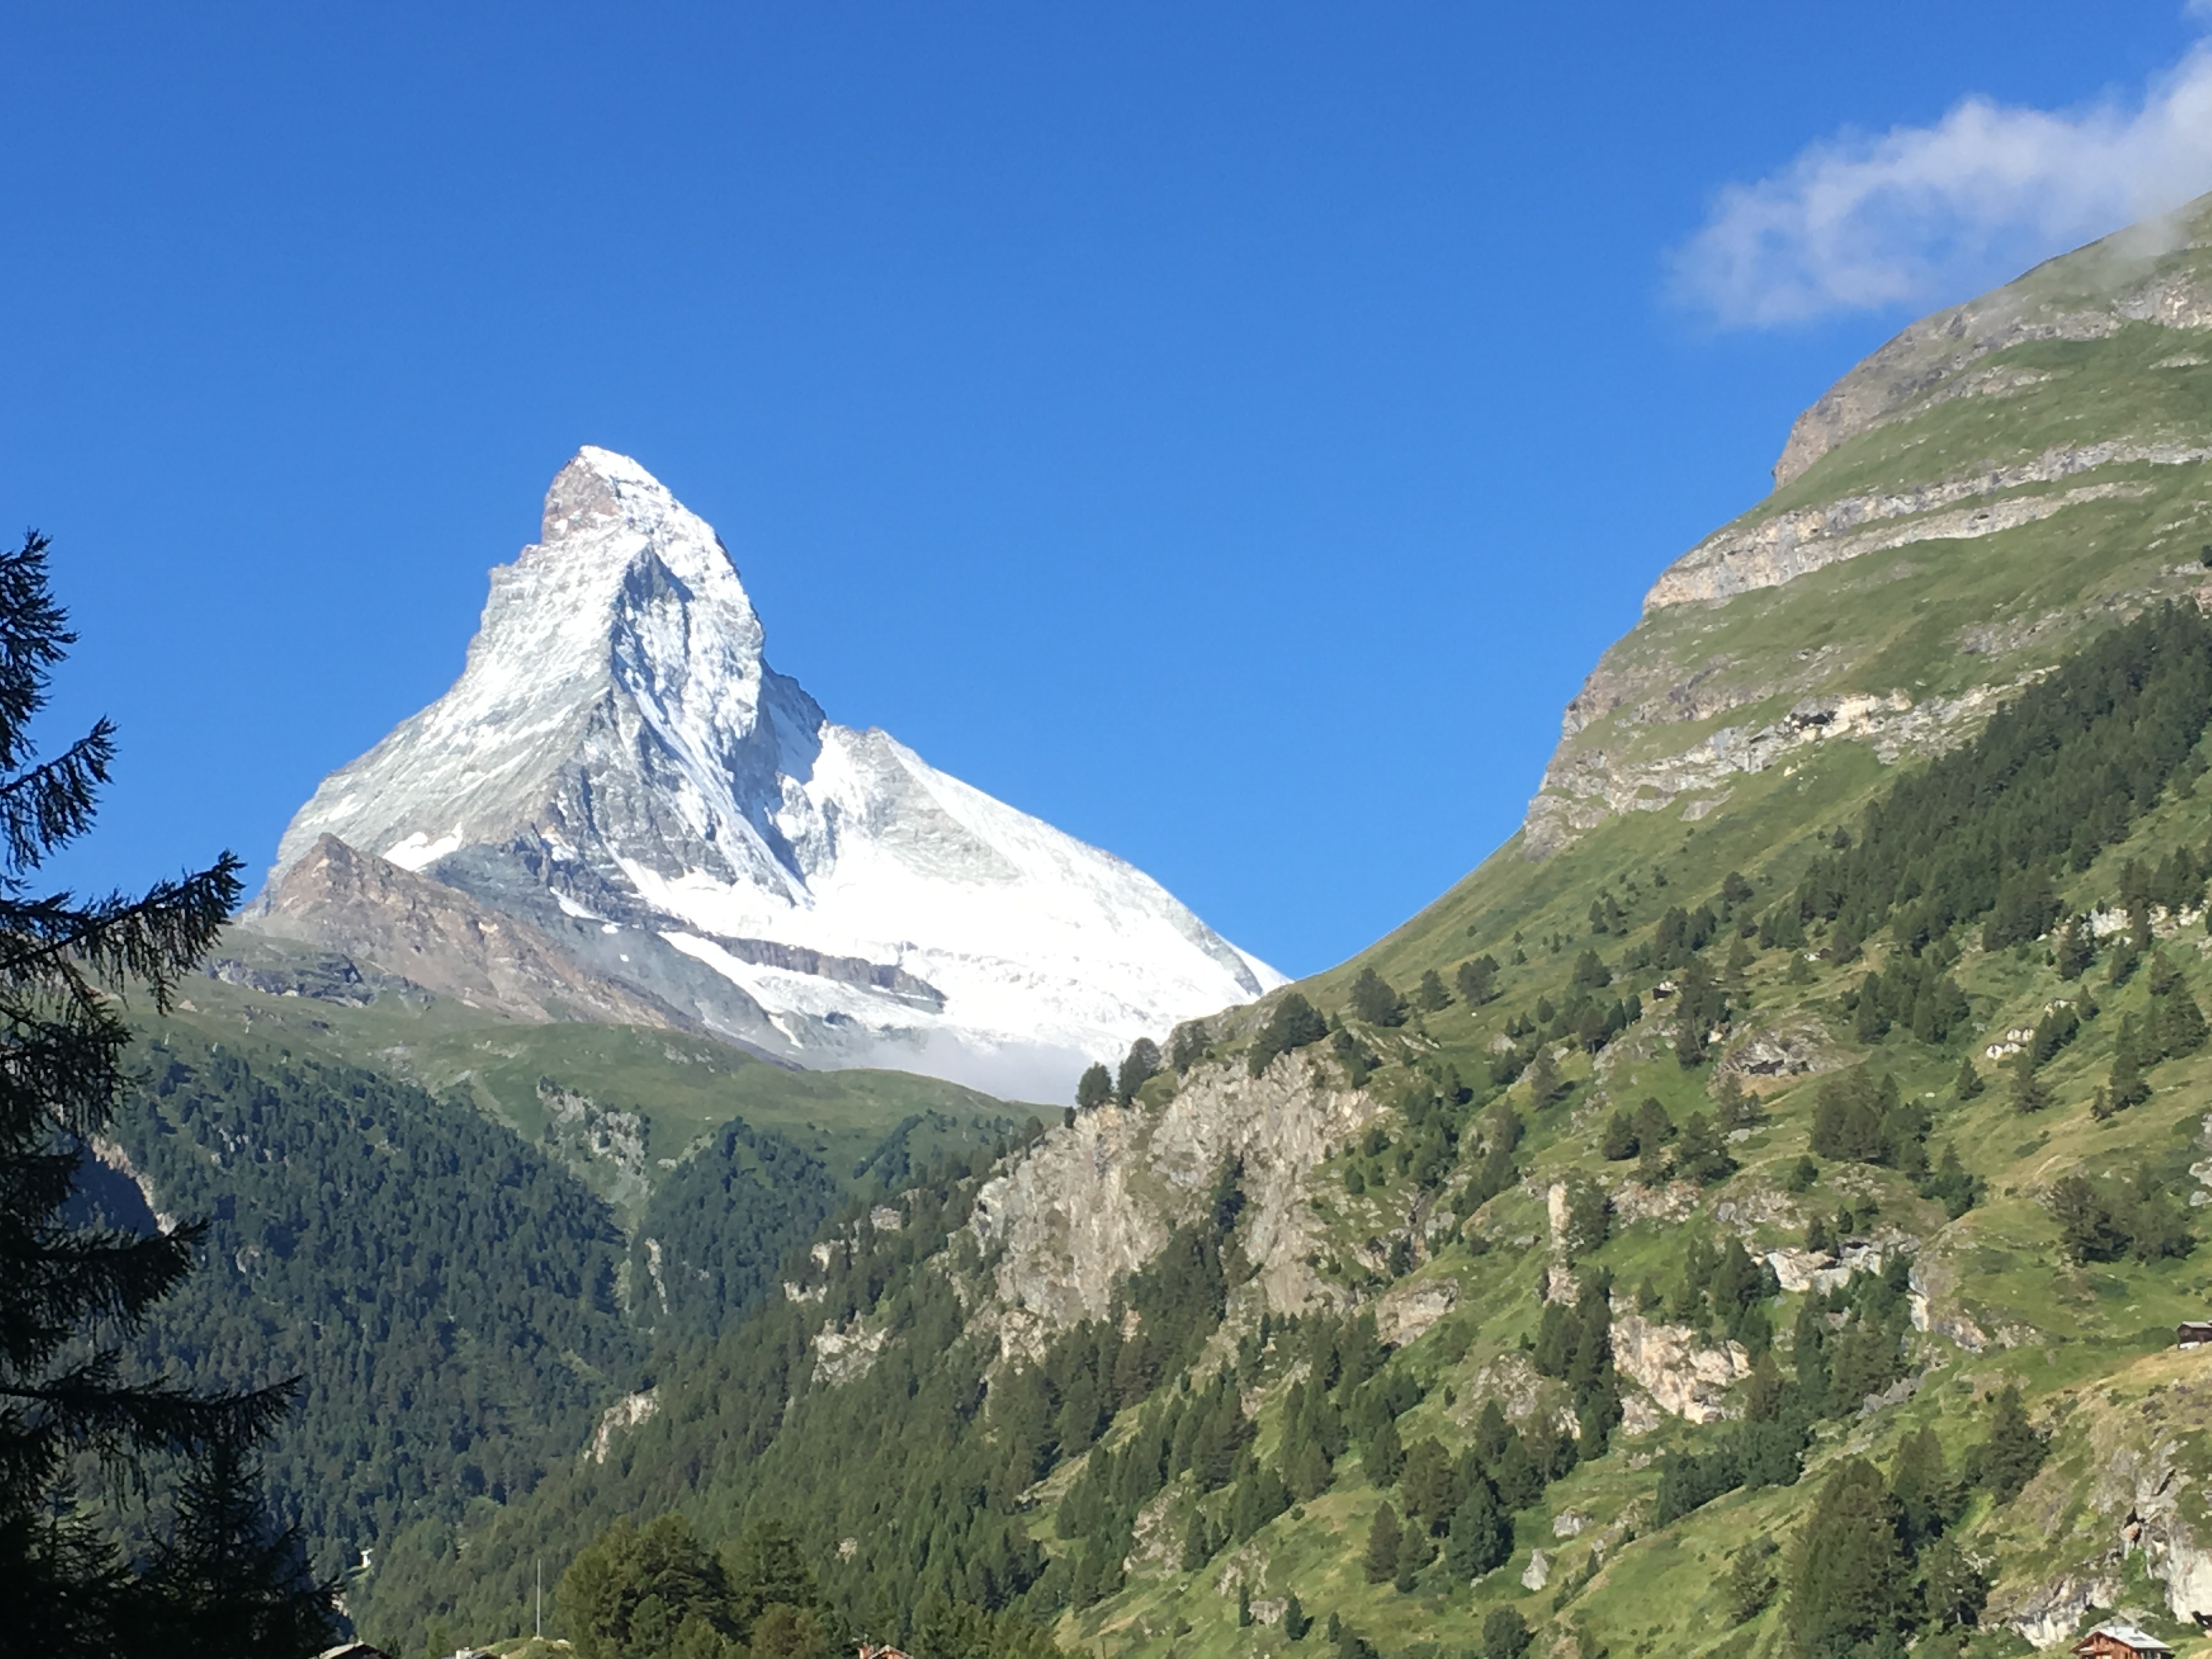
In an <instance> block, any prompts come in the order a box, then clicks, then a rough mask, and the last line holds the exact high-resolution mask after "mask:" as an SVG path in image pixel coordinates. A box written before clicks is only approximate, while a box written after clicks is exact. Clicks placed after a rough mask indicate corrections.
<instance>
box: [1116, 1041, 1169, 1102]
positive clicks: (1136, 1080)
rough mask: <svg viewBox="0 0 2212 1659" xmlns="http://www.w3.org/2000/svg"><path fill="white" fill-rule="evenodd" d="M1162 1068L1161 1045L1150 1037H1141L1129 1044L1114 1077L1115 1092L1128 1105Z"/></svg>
mask: <svg viewBox="0 0 2212 1659" xmlns="http://www.w3.org/2000/svg"><path fill="white" fill-rule="evenodd" d="M1159 1069H1160V1045H1159V1044H1158V1043H1157V1042H1153V1041H1152V1038H1150V1037H1139V1038H1138V1039H1137V1040H1136V1041H1135V1042H1133V1043H1131V1044H1130V1045H1129V1052H1128V1054H1127V1056H1126V1057H1124V1059H1123V1060H1122V1061H1121V1071H1120V1073H1118V1074H1117V1075H1116V1076H1115V1079H1114V1093H1115V1097H1117V1098H1119V1099H1120V1101H1121V1103H1122V1104H1123V1105H1124V1106H1127V1104H1128V1103H1130V1102H1131V1101H1133V1100H1134V1099H1135V1098H1136V1097H1137V1091H1138V1090H1139V1089H1141V1088H1143V1087H1144V1086H1145V1083H1146V1079H1149V1078H1151V1077H1152V1075H1154V1074H1155V1073H1158V1070H1159Z"/></svg>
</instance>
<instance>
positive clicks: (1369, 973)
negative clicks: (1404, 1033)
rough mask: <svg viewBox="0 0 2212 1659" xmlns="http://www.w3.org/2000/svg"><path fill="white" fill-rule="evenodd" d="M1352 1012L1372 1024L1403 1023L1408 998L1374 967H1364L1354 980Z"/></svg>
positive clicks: (1404, 1021)
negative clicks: (1400, 993)
mask: <svg viewBox="0 0 2212 1659" xmlns="http://www.w3.org/2000/svg"><path fill="white" fill-rule="evenodd" d="M1352 1012H1353V1013H1355V1014H1357V1015H1358V1017H1359V1018H1362V1019H1364V1020H1365V1021H1366V1022H1367V1023H1368V1024H1370V1025H1403V1024H1405V1023H1406V999H1405V998H1403V997H1401V996H1400V995H1399V994H1398V992H1397V987H1395V986H1393V985H1392V984H1391V983H1390V981H1389V980H1387V979H1385V978H1383V975H1380V974H1378V973H1376V971H1375V970H1374V969H1372V968H1362V969H1360V970H1359V976H1358V978H1357V979H1355V980H1353V981H1352Z"/></svg>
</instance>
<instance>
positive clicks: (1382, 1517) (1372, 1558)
mask: <svg viewBox="0 0 2212 1659" xmlns="http://www.w3.org/2000/svg"><path fill="white" fill-rule="evenodd" d="M1398 1533H1399V1526H1398V1511H1397V1510H1394V1509H1392V1508H1391V1507H1390V1506H1389V1504H1383V1507H1382V1508H1381V1509H1379V1510H1376V1511H1375V1519H1374V1520H1373V1522H1370V1524H1369V1526H1368V1528H1367V1559H1366V1564H1365V1571H1366V1573H1367V1582H1368V1583H1370V1584H1387V1583H1389V1582H1390V1581H1391V1580H1392V1579H1393V1578H1395V1577H1397V1576H1398Z"/></svg>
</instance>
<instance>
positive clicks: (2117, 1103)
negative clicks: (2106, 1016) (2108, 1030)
mask: <svg viewBox="0 0 2212 1659" xmlns="http://www.w3.org/2000/svg"><path fill="white" fill-rule="evenodd" d="M2139 1040H2140V1039H2139V1037H2138V1035H2137V1032H2136V1018H2135V1016H2134V1015H2133V1014H2130V1015H2128V1016H2126V1017H2125V1018H2123V1019H2122V1020H2121V1021H2120V1030H2119V1035H2118V1036H2116V1037H2114V1038H2113V1039H2112V1077H2111V1078H2110V1079H2109V1080H2108V1081H2107V1082H2106V1085H2105V1088H2106V1094H2105V1098H2106V1103H2107V1109H2108V1110H2109V1111H2113V1112H2124V1111H2126V1110H2127V1109H2128V1108H2129V1107H2130V1106H2140V1105H2142V1103H2143V1102H2145V1101H2146V1100H2148V1099H2149V1098H2150V1085H2148V1084H2147V1083H2145V1082H2144V1081H2143V1075H2142V1060H2141V1059H2140V1058H2139V1056H2138V1055H2137V1053H2136V1045H2137V1043H2138V1042H2139Z"/></svg>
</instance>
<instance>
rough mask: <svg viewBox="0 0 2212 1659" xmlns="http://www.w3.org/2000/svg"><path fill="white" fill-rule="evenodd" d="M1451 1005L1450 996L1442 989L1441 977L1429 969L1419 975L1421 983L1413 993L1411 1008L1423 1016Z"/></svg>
mask: <svg viewBox="0 0 2212 1659" xmlns="http://www.w3.org/2000/svg"><path fill="white" fill-rule="evenodd" d="M1450 1005H1451V994H1450V993H1449V991H1447V990H1445V989H1444V980H1443V975H1442V974H1439V973H1438V972H1437V970H1436V969H1433V968H1431V969H1429V970H1428V971H1427V972H1426V973H1425V974H1423V975H1421V982H1420V985H1419V987H1417V988H1416V989H1415V991H1414V992H1413V1006H1415V1007H1416V1008H1419V1010H1420V1011H1421V1012H1423V1013H1425V1014H1433V1013H1436V1012H1439V1011H1440V1010H1442V1009H1444V1008H1447V1007H1449V1006H1450Z"/></svg>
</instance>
